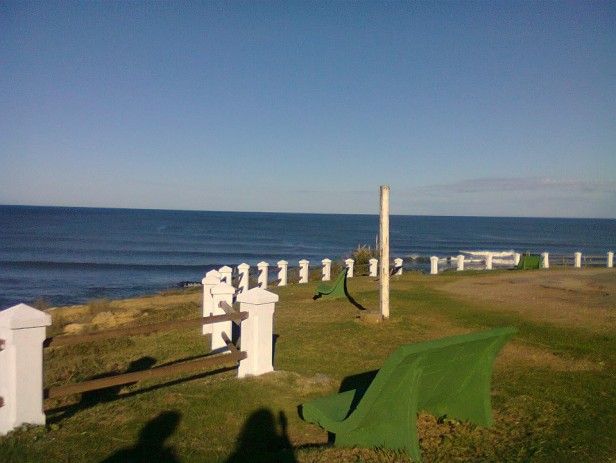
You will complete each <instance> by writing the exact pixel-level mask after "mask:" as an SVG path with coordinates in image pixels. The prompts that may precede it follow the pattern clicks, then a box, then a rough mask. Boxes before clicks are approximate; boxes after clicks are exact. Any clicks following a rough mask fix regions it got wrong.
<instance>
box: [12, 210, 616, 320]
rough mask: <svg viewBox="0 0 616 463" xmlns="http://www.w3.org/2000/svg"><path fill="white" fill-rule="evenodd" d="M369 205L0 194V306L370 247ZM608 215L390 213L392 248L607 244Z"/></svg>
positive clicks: (610, 238) (120, 292)
mask: <svg viewBox="0 0 616 463" xmlns="http://www.w3.org/2000/svg"><path fill="white" fill-rule="evenodd" d="M378 229H379V217H378V215H342V214H341V215H333V214H290V213H253V212H245V213H244V212H206V211H168V210H133V209H96V208H66V207H34V206H0V309H4V308H7V307H10V306H12V305H15V304H18V303H21V302H24V303H29V304H32V303H34V302H35V301H39V302H40V301H44V302H45V303H46V304H48V305H52V306H58V305H70V304H78V303H84V302H87V301H89V300H93V299H99V298H108V299H118V298H126V297H133V296H138V295H145V294H150V293H154V292H157V291H161V290H165V289H169V288H174V287H177V285H178V283H180V282H182V281H200V280H201V278H202V277H203V275H204V274H205V272H207V271H208V270H211V269H213V268H219V267H221V266H223V265H229V266H231V267H234V266H237V265H238V264H240V263H242V262H246V263H247V264H249V265H251V266H256V264H257V263H258V262H261V261H266V262H269V264H270V270H271V271H275V270H276V262H278V261H279V260H286V261H288V262H289V266H290V267H292V266H297V265H298V262H299V260H301V259H307V260H309V261H310V263H311V266H320V265H321V264H320V262H321V260H322V259H324V258H329V259H332V260H333V261H342V260H343V259H344V258H346V257H348V256H349V255H350V254H351V252H352V251H353V250H355V249H357V247H358V246H360V245H367V246H371V247H372V248H374V247H375V243H376V240H377V235H378ZM615 248H616V220H612V219H543V218H501V217H499V218H494V217H429V216H396V215H392V216H391V217H390V249H391V250H390V255H391V257H392V259H393V258H395V257H401V258H403V259H405V267H407V266H408V267H410V268H417V269H419V270H424V271H425V270H427V267H428V266H429V264H426V263H425V262H422V261H423V259H418V261H419V262H416V263H413V262H411V258H417V257H429V256H432V255H436V256H439V257H447V256H456V255H458V254H459V253H460V252H461V251H486V250H487V251H495V252H496V251H511V250H514V251H517V252H527V251H528V252H532V253H540V252H549V253H550V254H556V255H565V254H566V255H573V253H574V252H576V251H579V252H582V253H583V254H585V255H586V254H588V255H603V256H604V255H605V254H606V253H607V252H608V251H614V250H615Z"/></svg>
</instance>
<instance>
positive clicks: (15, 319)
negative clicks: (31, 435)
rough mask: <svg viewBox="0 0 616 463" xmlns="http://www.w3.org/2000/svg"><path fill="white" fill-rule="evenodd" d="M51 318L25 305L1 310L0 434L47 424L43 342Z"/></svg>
mask: <svg viewBox="0 0 616 463" xmlns="http://www.w3.org/2000/svg"><path fill="white" fill-rule="evenodd" d="M49 325H51V316H50V315H49V314H46V313H45V312H42V311H40V310H36V309H34V308H32V307H30V306H28V305H26V304H19V305H16V306H13V307H10V308H8V309H5V310H3V311H0V398H1V400H2V404H3V405H2V406H1V407H0V435H5V434H7V433H8V432H9V431H12V430H13V429H15V428H16V427H18V426H21V425H22V424H25V423H28V424H45V413H43V341H44V340H45V327H47V326H49Z"/></svg>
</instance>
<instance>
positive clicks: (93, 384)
mask: <svg viewBox="0 0 616 463" xmlns="http://www.w3.org/2000/svg"><path fill="white" fill-rule="evenodd" d="M234 347H235V346H234ZM246 357H247V354H246V352H240V351H238V350H237V348H235V351H233V350H232V351H231V353H228V354H223V355H217V356H216V357H208V358H205V359H199V360H190V361H188V362H183V363H180V364H177V365H168V366H165V367H158V368H152V369H149V370H144V371H135V372H133V373H123V374H120V375H115V376H109V377H107V378H98V379H92V380H89V381H83V382H81V383H75V384H68V385H66V386H56V387H52V388H49V389H45V392H44V397H45V398H46V399H55V398H57V397H63V396H66V395H71V394H79V393H82V392H88V391H94V390H97V389H104V388H107V387H112V386H121V385H123V384H128V383H134V382H136V381H142V380H144V379H152V378H158V377H160V376H166V375H171V374H176V373H185V372H187V371H193V370H198V369H203V368H206V367H212V366H216V365H221V364H226V363H232V362H239V361H240V360H244V359H245V358H246Z"/></svg>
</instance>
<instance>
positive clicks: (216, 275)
mask: <svg viewBox="0 0 616 463" xmlns="http://www.w3.org/2000/svg"><path fill="white" fill-rule="evenodd" d="M219 283H220V272H219V271H218V270H210V271H209V272H207V273H206V274H205V277H204V278H203V280H201V284H202V285H203V310H202V312H201V316H202V317H209V316H211V315H213V314H214V302H213V300H212V293H211V291H212V288H213V287H214V286H216V285H217V284H219ZM201 333H202V334H211V333H212V325H211V324H207V325H203V326H202V327H201Z"/></svg>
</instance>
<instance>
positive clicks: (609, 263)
mask: <svg viewBox="0 0 616 463" xmlns="http://www.w3.org/2000/svg"><path fill="white" fill-rule="evenodd" d="M607 268H614V253H613V252H612V251H610V252H608V253H607Z"/></svg>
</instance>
